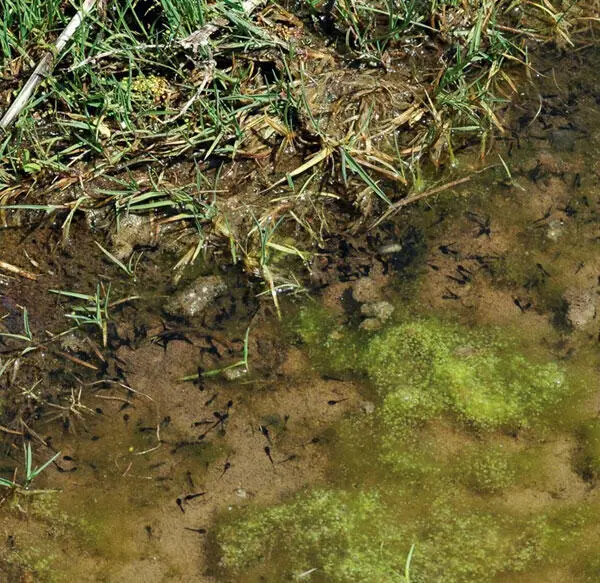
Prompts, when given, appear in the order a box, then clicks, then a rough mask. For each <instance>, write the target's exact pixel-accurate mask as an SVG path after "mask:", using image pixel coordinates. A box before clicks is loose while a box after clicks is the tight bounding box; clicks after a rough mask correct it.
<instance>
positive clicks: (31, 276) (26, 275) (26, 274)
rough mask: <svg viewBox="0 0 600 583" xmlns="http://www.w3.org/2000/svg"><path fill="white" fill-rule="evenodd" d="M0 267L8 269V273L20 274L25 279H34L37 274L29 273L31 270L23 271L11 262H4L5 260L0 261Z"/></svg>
mask: <svg viewBox="0 0 600 583" xmlns="http://www.w3.org/2000/svg"><path fill="white" fill-rule="evenodd" d="M0 269H4V271H8V272H10V273H15V274H16V275H20V276H21V277H24V278H25V279H31V280H33V281H35V280H36V279H37V278H38V276H37V275H36V274H35V273H31V271H25V270H24V269H21V268H20V267H17V266H16V265H12V264H11V263H6V261H0Z"/></svg>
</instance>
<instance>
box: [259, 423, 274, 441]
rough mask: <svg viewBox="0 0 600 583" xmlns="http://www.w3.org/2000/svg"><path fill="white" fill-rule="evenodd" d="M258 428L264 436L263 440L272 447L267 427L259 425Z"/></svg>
mask: <svg viewBox="0 0 600 583" xmlns="http://www.w3.org/2000/svg"><path fill="white" fill-rule="evenodd" d="M258 428H259V429H260V432H261V433H262V434H263V435H264V436H265V439H266V440H267V441H268V442H269V445H273V442H272V441H271V435H270V434H269V430H268V428H267V426H266V425H259V426H258Z"/></svg>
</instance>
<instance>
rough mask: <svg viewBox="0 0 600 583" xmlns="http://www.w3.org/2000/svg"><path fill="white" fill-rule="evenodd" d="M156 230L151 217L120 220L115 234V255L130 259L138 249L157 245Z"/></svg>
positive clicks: (130, 216)
mask: <svg viewBox="0 0 600 583" xmlns="http://www.w3.org/2000/svg"><path fill="white" fill-rule="evenodd" d="M156 235H157V232H156V229H155V226H154V225H153V223H152V220H151V219H150V218H149V217H143V216H140V215H127V216H126V217H123V218H122V219H121V220H120V223H119V230H118V231H117V232H116V233H114V234H113V237H112V244H113V249H112V253H113V255H114V256H115V257H116V258H117V259H119V260H123V259H128V258H129V256H130V255H131V254H132V253H133V250H134V249H135V248H136V247H150V246H154V245H155V244H156V238H157V237H156Z"/></svg>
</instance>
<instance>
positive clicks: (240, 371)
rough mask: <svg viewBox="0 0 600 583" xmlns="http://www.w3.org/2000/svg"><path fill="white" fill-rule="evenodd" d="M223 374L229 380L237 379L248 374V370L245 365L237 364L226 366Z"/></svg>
mask: <svg viewBox="0 0 600 583" xmlns="http://www.w3.org/2000/svg"><path fill="white" fill-rule="evenodd" d="M221 374H222V375H223V378H225V379H227V380H228V381H237V380H238V379H241V378H242V377H243V376H245V375H247V374H248V370H247V369H246V367H244V366H236V367H235V368H226V369H225V370H224V371H223V372H222V373H221Z"/></svg>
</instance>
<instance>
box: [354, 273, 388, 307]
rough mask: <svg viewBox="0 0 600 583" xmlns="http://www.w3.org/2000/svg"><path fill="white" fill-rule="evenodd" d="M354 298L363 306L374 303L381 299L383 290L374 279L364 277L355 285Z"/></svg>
mask: <svg viewBox="0 0 600 583" xmlns="http://www.w3.org/2000/svg"><path fill="white" fill-rule="evenodd" d="M352 297H354V299H355V300H356V301H357V302H359V303H361V304H364V303H367V302H369V303H372V302H375V301H377V300H378V299H379V298H380V297H381V290H380V288H379V285H377V283H376V282H375V281H374V280H373V279H371V278H370V277H362V278H361V279H359V280H358V281H356V282H355V283H354V287H353V288H352Z"/></svg>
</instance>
